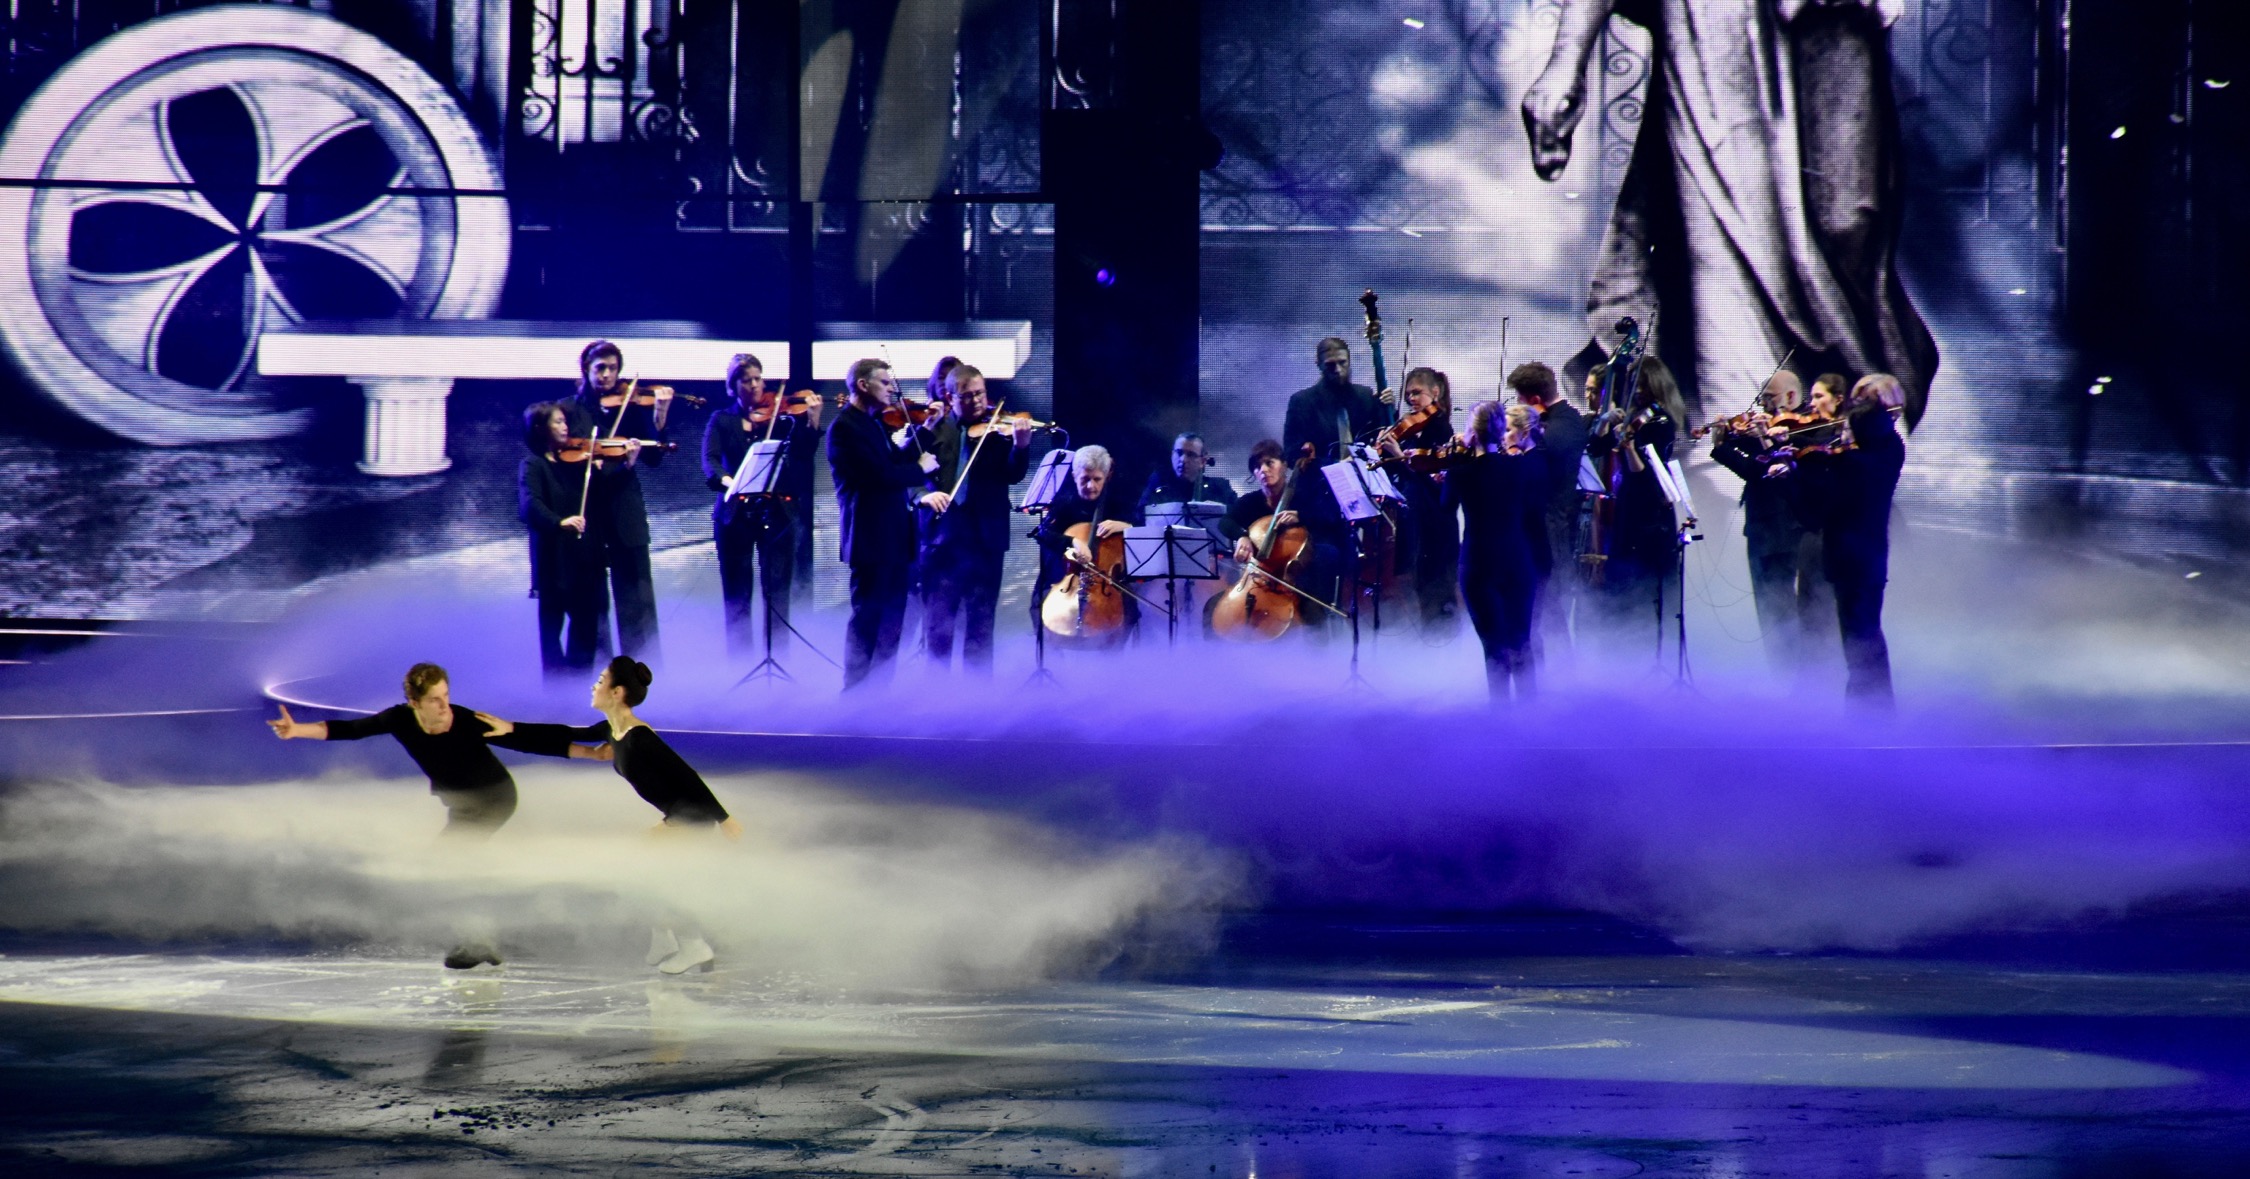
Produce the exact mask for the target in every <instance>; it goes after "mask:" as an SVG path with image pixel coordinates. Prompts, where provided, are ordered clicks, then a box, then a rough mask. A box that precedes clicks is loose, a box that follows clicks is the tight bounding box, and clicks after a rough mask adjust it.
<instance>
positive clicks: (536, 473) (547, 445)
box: [516, 401, 609, 676]
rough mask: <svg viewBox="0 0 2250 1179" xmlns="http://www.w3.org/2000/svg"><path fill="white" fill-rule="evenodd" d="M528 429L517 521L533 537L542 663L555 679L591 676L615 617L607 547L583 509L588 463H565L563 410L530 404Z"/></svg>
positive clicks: (554, 404)
mask: <svg viewBox="0 0 2250 1179" xmlns="http://www.w3.org/2000/svg"><path fill="white" fill-rule="evenodd" d="M523 424H524V432H523V441H524V445H525V447H527V448H528V449H529V450H530V451H531V453H530V454H529V455H526V456H525V457H524V460H523V465H522V466H521V467H520V468H518V469H517V471H516V518H517V519H519V520H521V521H523V526H524V528H525V529H526V530H527V531H528V532H529V533H530V537H531V596H532V597H534V598H537V599H538V600H539V663H540V666H541V667H542V668H543V669H544V670H545V671H546V673H547V674H548V675H550V676H555V675H564V674H568V673H571V672H578V671H591V670H593V666H594V651H595V647H596V644H597V643H598V641H599V636H600V634H601V624H602V616H603V615H604V614H607V613H608V612H609V587H608V586H606V585H605V584H603V582H602V556H601V546H600V545H599V544H596V543H595V542H593V541H591V540H589V539H588V538H587V536H586V517H585V516H584V515H583V514H582V513H581V511H580V506H579V499H580V492H581V489H582V485H583V482H584V480H585V478H586V471H585V467H584V464H583V461H580V462H568V463H566V462H563V461H562V457H561V456H562V450H563V445H564V443H566V442H568V441H569V439H570V422H569V419H568V416H567V415H566V414H565V413H564V412H563V407H562V406H561V404H559V403H557V402H553V401H542V402H540V403H539V404H537V405H534V406H532V407H531V408H529V409H527V410H525V411H524V415H523ZM565 624H568V627H569V629H568V631H567V634H566V632H565V630H564V627H565Z"/></svg>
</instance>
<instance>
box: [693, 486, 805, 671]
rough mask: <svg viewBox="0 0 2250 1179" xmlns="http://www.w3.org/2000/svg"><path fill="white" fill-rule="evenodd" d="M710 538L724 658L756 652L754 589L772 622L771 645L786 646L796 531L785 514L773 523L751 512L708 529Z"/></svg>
mask: <svg viewBox="0 0 2250 1179" xmlns="http://www.w3.org/2000/svg"><path fill="white" fill-rule="evenodd" d="M711 539H712V541H713V542H714V544H715V545H716V547H717V548H718V550H719V596H720V597H721V598H723V599H725V602H726V608H725V613H726V623H727V654H729V655H734V656H741V655H747V654H750V653H751V652H754V651H757V650H758V649H759V637H760V635H761V633H762V631H761V627H762V626H763V623H764V619H763V618H762V617H761V616H760V615H759V614H758V613H754V612H753V611H752V610H751V606H752V605H753V598H752V593H751V590H752V587H753V586H755V587H756V588H757V589H759V590H762V591H764V593H765V595H766V604H767V605H769V606H771V607H772V608H773V616H774V618H775V620H776V621H775V624H774V634H773V645H774V646H775V647H781V646H783V645H784V644H785V640H786V636H787V635H788V633H789V632H788V629H787V628H786V627H783V626H782V625H781V623H784V622H787V621H789V586H790V582H791V580H792V579H793V577H794V575H795V573H796V569H797V529H796V527H795V524H794V522H793V521H791V519H790V518H789V517H788V516H787V515H786V514H784V515H781V516H780V517H779V518H778V519H774V520H772V521H771V522H768V521H767V520H765V519H763V518H761V517H760V516H759V515H758V514H757V513H755V512H749V511H745V512H739V513H737V514H736V515H735V517H734V519H732V520H730V521H728V522H726V523H724V524H717V523H715V524H713V525H712V526H711Z"/></svg>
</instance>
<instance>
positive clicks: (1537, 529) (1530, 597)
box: [1445, 402, 1547, 703]
mask: <svg viewBox="0 0 2250 1179" xmlns="http://www.w3.org/2000/svg"><path fill="white" fill-rule="evenodd" d="M1536 439H1537V427H1536V424H1535V419H1534V418H1533V417H1532V412H1531V409H1530V407H1528V406H1523V405H1510V406H1507V407H1505V408H1503V407H1502V406H1501V405H1500V403H1498V402H1487V403H1485V404H1483V405H1479V406H1477V408H1476V412H1475V413H1473V414H1471V415H1470V418H1469V429H1468V432H1467V433H1466V434H1465V435H1464V436H1463V438H1462V444H1463V448H1464V450H1465V451H1466V453H1465V454H1464V455H1463V456H1462V457H1461V458H1459V459H1457V460H1456V461H1454V462H1453V463H1452V464H1451V466H1450V467H1449V468H1448V469H1447V471H1446V475H1445V503H1446V504H1447V506H1448V507H1451V508H1456V509H1458V510H1459V511H1460V512H1461V521H1462V523H1461V559H1460V578H1461V600H1462V602H1463V603H1464V604H1465V605H1466V606H1467V608H1468V614H1469V622H1470V624H1471V625H1473V626H1474V627H1475V628H1476V632H1477V642H1478V643H1480V644H1481V645H1482V646H1483V647H1484V674H1485V685H1486V687H1487V689H1488V690H1489V691H1490V692H1491V695H1492V700H1493V702H1494V703H1502V702H1505V701H1506V700H1508V699H1509V697H1510V694H1511V693H1513V695H1514V697H1515V698H1516V699H1519V700H1521V699H1525V698H1528V697H1529V696H1530V695H1531V694H1532V690H1533V685H1534V682H1535V678H1536V677H1535V671H1534V666H1533V663H1534V661H1533V659H1532V653H1531V619H1532V614H1533V610H1534V607H1535V606H1536V604H1537V601H1538V593H1539V586H1540V581H1541V579H1542V576H1541V565H1542V563H1543V562H1542V556H1543V555H1544V554H1545V550H1546V543H1547V472H1546V464H1545V462H1544V456H1543V455H1541V454H1540V452H1539V449H1538V446H1537V441H1536Z"/></svg>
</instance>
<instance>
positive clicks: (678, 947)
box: [569, 655, 742, 974]
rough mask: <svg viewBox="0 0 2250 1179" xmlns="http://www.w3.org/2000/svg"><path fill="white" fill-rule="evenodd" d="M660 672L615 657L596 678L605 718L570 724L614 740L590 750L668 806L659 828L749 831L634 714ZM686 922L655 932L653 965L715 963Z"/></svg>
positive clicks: (660, 806) (678, 967) (734, 834)
mask: <svg viewBox="0 0 2250 1179" xmlns="http://www.w3.org/2000/svg"><path fill="white" fill-rule="evenodd" d="M653 678H654V677H652V676H651V675H650V673H649V670H648V665H647V664H645V663H639V662H636V661H634V660H632V659H630V658H627V657H626V656H623V655H620V656H618V657H617V658H615V659H612V660H610V661H609V666H608V667H607V668H605V669H603V671H602V674H601V678H600V679H597V680H595V681H594V698H593V704H594V707H596V708H599V709H601V710H602V715H603V716H604V717H605V718H606V719H604V720H603V721H601V722H600V723H597V724H591V725H587V726H585V727H584V728H581V729H574V730H571V731H570V734H569V735H570V736H571V737H572V738H573V739H575V740H579V741H598V742H605V743H606V744H607V749H606V750H596V751H594V752H593V753H592V754H591V756H594V757H607V758H608V759H609V760H610V761H612V762H613V763H614V764H615V766H616V769H617V773H618V775H619V776H620V777H622V778H624V779H625V780H626V781H627V782H630V783H632V786H633V792H634V793H636V794H638V795H640V796H641V797H642V798H643V799H645V800H647V802H648V804H649V805H650V806H653V807H655V808H656V809H657V810H659V811H662V812H663V813H664V821H663V822H662V823H660V824H658V825H657V828H656V830H657V831H658V832H659V833H662V834H676V833H677V834H686V833H690V832H693V833H698V834H708V833H709V832H710V831H711V830H713V829H714V828H716V829H717V830H719V831H722V832H724V833H725V834H726V836H727V838H729V839H740V838H742V824H741V823H740V822H737V821H736V820H735V819H734V818H732V817H731V816H729V815H728V814H727V810H726V808H725V807H723V806H720V805H719V800H718V799H717V798H716V797H713V796H712V794H711V788H710V787H709V786H707V785H705V784H704V782H703V777H702V775H700V774H697V773H696V772H695V767H693V766H691V765H689V764H688V763H687V759H685V758H683V757H681V756H680V755H679V754H678V753H676V752H674V751H673V749H672V747H671V746H669V745H666V744H665V743H664V738H662V737H659V736H657V734H656V730H655V729H652V728H650V727H649V726H648V722H646V721H644V720H642V719H641V718H639V717H637V716H634V715H633V708H634V706H635V705H637V704H639V703H640V702H641V701H643V700H646V699H648V686H649V683H650V681H651V680H652V679H653ZM687 925H688V922H687V921H686V920H685V919H684V918H678V919H675V920H674V921H673V923H672V924H670V925H663V926H658V927H657V929H656V930H655V932H654V933H653V934H652V935H651V936H650V938H649V947H648V961H649V964H650V965H652V966H654V967H656V968H657V969H658V970H661V971H663V972H664V973H666V974H685V973H686V972H688V971H690V970H708V969H710V966H711V962H712V960H713V959H714V958H716V957H717V956H718V954H717V952H716V951H714V950H712V948H711V942H710V940H709V939H707V938H705V937H704V936H703V932H702V930H700V929H696V928H692V927H691V928H685V929H682V928H681V927H683V926H687Z"/></svg>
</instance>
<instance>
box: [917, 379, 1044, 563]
mask: <svg viewBox="0 0 2250 1179" xmlns="http://www.w3.org/2000/svg"><path fill="white" fill-rule="evenodd" d="M926 433H927V435H928V437H929V438H930V440H931V450H932V453H934V454H936V455H937V456H938V464H939V465H938V478H939V479H940V482H939V483H938V485H937V489H938V490H939V491H952V490H953V486H954V484H955V483H956V482H959V483H960V485H961V494H960V496H959V497H957V498H956V499H955V500H954V501H953V506H952V507H949V508H947V509H946V510H945V511H944V512H942V513H939V512H933V511H930V510H929V509H927V508H922V509H918V511H919V513H920V515H921V519H922V555H923V560H925V561H927V560H931V559H933V558H935V557H939V556H955V555H969V554H976V555H981V556H988V557H989V556H997V555H999V554H1002V553H1005V552H1007V551H1008V534H1009V533H1010V532H1011V531H1013V530H1014V528H1015V522H1014V521H1013V520H1011V519H1010V518H1009V513H1010V512H1011V511H1012V510H1013V507H1014V506H1013V505H1012V504H1011V503H1010V502H1009V500H1008V489H1009V488H1010V487H1013V486H1015V485H1016V484H1017V483H1019V482H1021V481H1022V480H1023V477H1024V474H1025V473H1026V472H1028V471H1030V469H1031V448H1030V447H1028V446H1022V447H1019V446H1017V445H1016V444H1015V440H1014V438H1012V437H1011V436H1010V435H1008V434H1007V433H1006V432H1004V431H1002V432H996V433H994V434H993V435H992V436H991V437H990V438H989V439H988V440H987V441H986V442H985V443H984V447H983V449H981V450H980V449H978V448H977V440H976V439H974V438H970V437H969V436H968V435H967V433H966V432H965V431H963V430H962V429H961V424H960V423H959V422H958V421H956V420H955V419H954V418H952V417H951V416H950V415H949V416H947V417H946V419H945V420H944V421H941V422H939V423H937V424H936V426H934V427H933V428H931V429H930V430H928V431H926ZM972 453H973V454H974V455H975V456H976V461H975V462H973V463H970V465H969V477H968V478H967V479H965V480H962V479H959V478H958V475H959V471H960V464H961V463H963V462H968V461H969V457H970V455H971V454H972ZM947 456H951V458H952V460H953V461H952V462H951V463H948V462H947V461H946V459H947ZM949 473H950V474H952V475H953V476H954V477H953V478H946V476H947V475H948V474H949Z"/></svg>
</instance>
